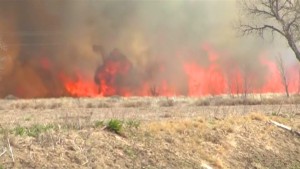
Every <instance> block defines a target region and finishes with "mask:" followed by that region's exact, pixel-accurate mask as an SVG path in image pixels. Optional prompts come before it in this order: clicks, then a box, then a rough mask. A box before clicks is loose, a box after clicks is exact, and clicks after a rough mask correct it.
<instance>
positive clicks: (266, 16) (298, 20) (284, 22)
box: [238, 0, 300, 61]
mask: <svg viewBox="0 0 300 169" xmlns="http://www.w3.org/2000/svg"><path fill="white" fill-rule="evenodd" d="M239 2H240V5H241V7H242V9H243V12H245V15H246V17H248V19H245V20H244V21H240V23H239V25H238V29H239V30H240V32H241V33H242V35H249V34H256V35H258V36H260V37H262V38H264V35H265V34H266V33H271V35H272V37H274V34H277V35H279V36H281V37H283V38H285V39H286V40H287V42H288V45H289V47H290V48H291V49H292V50H293V52H294V53H295V55H296V58H297V59H298V61H300V51H299V46H298V45H299V42H300V0H240V1H239ZM250 18H253V20H249V19H250Z"/></svg>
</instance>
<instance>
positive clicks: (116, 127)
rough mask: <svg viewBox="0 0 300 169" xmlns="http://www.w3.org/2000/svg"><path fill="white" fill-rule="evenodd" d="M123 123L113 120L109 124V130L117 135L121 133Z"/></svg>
mask: <svg viewBox="0 0 300 169" xmlns="http://www.w3.org/2000/svg"><path fill="white" fill-rule="evenodd" d="M122 127H123V122H122V121H121V120H118V119H111V120H110V121H109V122H108V124H107V129H108V130H110V131H112V132H115V133H117V134H120V133H121V129H122Z"/></svg>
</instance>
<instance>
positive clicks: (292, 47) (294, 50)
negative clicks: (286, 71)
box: [285, 34, 300, 62]
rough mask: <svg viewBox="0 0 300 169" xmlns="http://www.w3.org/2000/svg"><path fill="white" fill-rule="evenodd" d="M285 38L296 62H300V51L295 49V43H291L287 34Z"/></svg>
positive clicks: (290, 37)
mask: <svg viewBox="0 0 300 169" xmlns="http://www.w3.org/2000/svg"><path fill="white" fill-rule="evenodd" d="M285 37H286V39H287V41H288V44H289V46H290V47H291V49H292V50H293V52H294V53H295V55H296V58H297V59H298V61H299V62H300V51H299V49H298V48H297V45H296V43H295V42H294V41H293V38H292V36H291V35H289V34H288V35H286V36H285Z"/></svg>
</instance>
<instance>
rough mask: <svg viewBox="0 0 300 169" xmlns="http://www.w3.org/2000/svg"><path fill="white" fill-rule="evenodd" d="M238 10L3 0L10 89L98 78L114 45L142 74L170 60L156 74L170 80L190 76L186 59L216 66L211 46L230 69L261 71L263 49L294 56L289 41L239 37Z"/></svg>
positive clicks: (27, 90) (120, 1)
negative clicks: (67, 79) (185, 72)
mask: <svg viewBox="0 0 300 169" xmlns="http://www.w3.org/2000/svg"><path fill="white" fill-rule="evenodd" d="M238 15H239V10H238V8H237V6H236V2H235V1H234V0H140V1H137V0H63V1H62V0H1V1H0V37H1V39H2V40H3V42H4V44H5V45H6V47H7V50H6V51H5V52H4V54H3V55H4V56H6V58H7V59H6V64H5V66H4V67H5V68H4V69H5V70H4V75H3V77H4V79H5V80H4V81H5V82H3V87H2V93H5V94H8V93H14V94H16V95H17V94H18V92H19V93H21V94H19V95H22V96H44V95H47V94H49V93H50V92H51V91H52V90H55V91H57V89H58V88H63V87H62V86H63V85H64V84H62V83H61V82H60V78H58V76H59V75H58V74H61V72H63V73H64V74H65V75H66V76H70V78H71V79H72V78H73V76H76V73H74V72H77V71H79V72H80V73H82V74H83V75H84V76H85V75H86V76H87V77H93V76H94V72H95V70H96V69H97V67H98V66H101V65H102V64H104V60H105V58H107V57H109V56H110V53H111V52H112V51H113V50H114V49H117V50H118V52H120V53H122V54H123V55H125V56H126V57H127V58H128V60H129V61H130V63H131V64H132V66H133V68H134V69H135V70H139V72H143V71H147V70H148V69H151V68H152V67H155V66H157V64H161V63H163V65H164V67H165V70H166V71H165V73H163V74H159V73H155V71H153V70H151V71H150V72H152V73H149V74H154V75H151V76H155V77H154V78H153V79H152V81H157V79H164V78H166V77H167V78H168V80H169V82H170V83H173V82H174V83H177V82H178V79H179V81H180V80H186V77H184V76H183V75H182V74H183V72H182V70H181V68H178V67H179V65H180V64H181V62H183V61H192V62H195V63H197V64H199V65H200V66H204V67H205V66H208V65H209V64H210V61H209V57H208V55H209V54H208V53H209V52H208V51H215V52H216V53H218V61H219V64H220V65H221V67H222V68H223V69H226V68H227V67H228V66H230V65H226V63H231V61H232V60H233V61H234V62H236V63H237V64H239V65H242V66H245V65H247V67H249V69H251V70H253V71H258V72H260V69H262V68H261V67H259V66H258V64H257V62H258V61H259V57H260V56H261V55H268V54H267V53H276V52H277V51H278V52H282V53H284V54H286V53H287V54H288V55H290V56H288V57H290V58H293V57H294V56H293V55H292V53H289V52H287V51H288V50H286V47H285V46H284V45H283V46H284V47H282V49H283V50H281V49H278V48H277V46H276V45H269V43H268V42H264V41H262V40H260V39H255V38H251V37H250V38H240V37H237V34H236V30H234V26H233V25H234V22H235V21H236V19H237V16H238ZM292 60H293V59H292ZM153 69H156V68H153ZM45 70H47V71H45ZM153 72H154V73H153ZM141 74H143V75H141ZM149 74H147V73H146V75H145V74H144V73H137V74H135V76H150V75H149ZM262 74H263V73H262ZM262 76H263V75H262ZM262 78H263V77H262ZM139 79H141V78H139ZM142 79H145V77H143V78H142ZM146 79H147V78H146ZM20 84H21V86H22V87H20ZM33 84H34V85H33ZM183 86H184V85H183ZM182 88H184V87H182ZM62 90H63V89H62Z"/></svg>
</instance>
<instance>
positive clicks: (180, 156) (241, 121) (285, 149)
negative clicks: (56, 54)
mask: <svg viewBox="0 0 300 169" xmlns="http://www.w3.org/2000/svg"><path fill="white" fill-rule="evenodd" d="M0 103H1V105H0V116H1V121H0V169H1V168H101V169H102V168H170V169H171V168H172V169H173V168H178V169H181V168H207V169H208V168H260V169H265V168H270V169H273V168H280V169H281V168H289V169H298V168H300V137H299V136H298V135H296V134H294V133H291V132H288V131H286V130H283V129H281V128H279V127H276V126H274V125H273V124H271V123H270V120H274V121H277V122H280V123H282V124H285V125H288V126H291V127H292V128H293V129H294V130H297V131H300V114H299V112H300V110H299V106H298V104H255V105H242V104H238V105H235V104H224V105H221V104H215V105H211V104H210V105H206V104H202V103H201V104H199V101H198V99H195V98H185V97H177V98H159V97H157V98H139V97H133V98H120V97H111V98H77V99H75V98H59V99H34V100H20V99H15V100H1V101H0ZM111 119H117V120H118V121H119V122H120V124H121V125H122V128H121V131H120V132H118V133H115V132H113V131H112V130H108V122H109V121H110V120H111Z"/></svg>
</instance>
